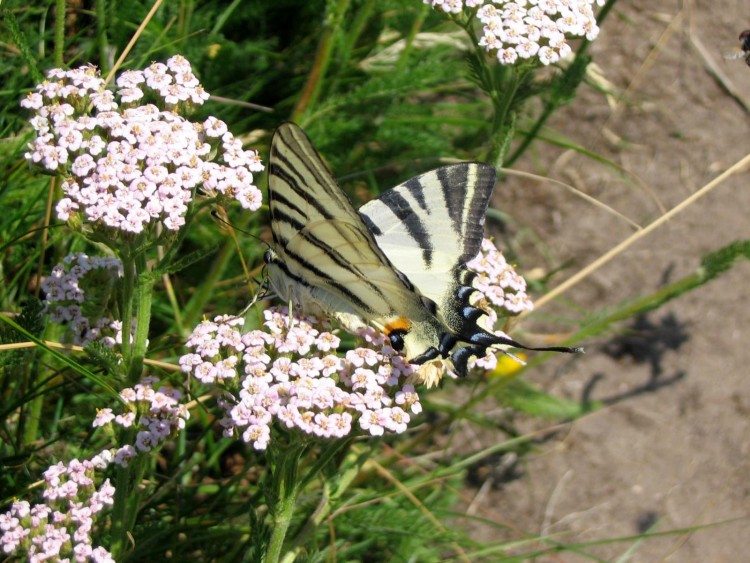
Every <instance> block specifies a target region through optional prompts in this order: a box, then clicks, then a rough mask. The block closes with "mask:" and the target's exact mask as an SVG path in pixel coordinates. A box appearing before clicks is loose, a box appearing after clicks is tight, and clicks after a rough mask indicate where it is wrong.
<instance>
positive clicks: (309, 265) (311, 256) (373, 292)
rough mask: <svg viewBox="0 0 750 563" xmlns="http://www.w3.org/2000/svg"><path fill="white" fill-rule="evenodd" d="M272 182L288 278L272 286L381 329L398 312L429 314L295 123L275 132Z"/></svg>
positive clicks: (275, 225) (276, 231) (276, 233)
mask: <svg viewBox="0 0 750 563" xmlns="http://www.w3.org/2000/svg"><path fill="white" fill-rule="evenodd" d="M268 185H269V200H270V209H271V229H272V231H273V238H274V242H275V243H276V252H277V254H278V256H279V260H278V262H277V264H276V265H277V266H278V267H279V268H281V270H282V273H283V277H284V279H279V276H276V280H274V277H273V276H272V283H274V287H275V289H276V290H277V292H279V293H280V294H281V296H282V297H284V298H290V297H293V296H292V295H290V293H295V292H296V293H295V295H296V297H298V299H297V300H299V301H305V300H306V299H307V300H311V299H312V300H315V301H317V302H318V303H316V305H318V306H319V307H320V308H321V309H322V310H323V311H324V312H326V313H327V314H331V315H334V316H336V314H337V313H345V314H346V315H355V316H358V317H361V321H362V324H368V323H372V324H375V325H376V326H377V327H378V328H380V329H381V330H382V329H383V328H384V327H385V326H386V325H387V324H388V323H389V322H390V321H391V320H392V319H393V318H394V317H399V316H401V315H405V314H411V315H417V316H419V315H420V314H422V313H421V311H420V309H424V306H423V305H422V304H421V301H420V297H419V295H418V294H416V293H415V292H414V289H413V286H412V285H411V283H410V282H409V280H408V279H407V278H406V277H405V276H403V275H402V274H401V273H400V272H398V271H397V270H396V269H395V268H394V267H393V266H392V265H391V263H390V261H389V260H388V258H387V257H386V255H385V254H383V252H382V251H381V249H380V248H379V247H378V245H377V243H376V242H375V239H374V237H373V234H372V233H371V232H370V230H369V229H368V228H367V227H366V226H365V224H364V222H363V221H362V219H361V218H360V216H359V215H358V214H357V212H356V211H355V210H354V207H353V206H352V204H351V202H350V201H349V198H348V197H347V196H346V194H345V193H344V192H343V191H342V190H341V188H340V187H339V186H338V185H337V184H336V182H335V180H334V179H333V176H332V175H331V173H330V171H329V170H328V168H327V167H326V165H325V164H324V163H323V161H322V160H321V158H320V156H319V155H318V153H317V151H316V150H315V148H314V147H313V146H312V144H311V142H310V140H309V139H308V137H307V135H305V133H304V132H303V131H302V130H301V129H300V128H299V127H297V126H295V125H293V124H291V123H287V124H284V125H282V126H281V127H279V129H277V131H276V133H275V135H274V138H273V142H272V144H271V158H270V166H269V180H268ZM300 297H301V298H300ZM302 304H303V305H304V303H302ZM415 309H416V310H415ZM339 318H340V317H339ZM350 318H351V317H347V319H350ZM350 324H351V323H350Z"/></svg>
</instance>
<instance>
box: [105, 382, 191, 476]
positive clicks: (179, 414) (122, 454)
mask: <svg viewBox="0 0 750 563" xmlns="http://www.w3.org/2000/svg"><path fill="white" fill-rule="evenodd" d="M158 383H159V379H158V378H156V377H144V378H143V380H142V381H141V383H139V384H137V385H136V386H135V387H132V388H131V387H128V388H126V389H123V390H122V391H120V398H121V399H122V400H123V401H124V402H125V412H124V413H122V414H115V413H114V411H113V410H112V409H110V408H104V409H98V410H97V414H96V418H95V419H94V424H93V426H94V427H100V426H106V425H108V424H113V425H117V426H120V427H121V428H136V429H137V430H138V432H137V433H136V438H135V444H126V445H124V446H121V447H120V448H118V449H117V450H116V451H115V452H114V457H113V459H112V461H113V462H114V463H116V464H118V465H120V466H122V467H126V466H127V465H128V463H129V462H130V460H132V459H133V458H134V457H136V456H137V455H138V454H140V453H145V452H149V451H151V450H153V449H155V448H157V447H158V446H160V445H161V443H162V442H164V441H165V440H166V439H167V438H169V437H173V436H175V435H176V434H177V433H178V432H179V431H180V430H182V429H184V428H185V422H186V421H187V420H188V419H189V418H190V412H189V411H188V409H187V406H186V405H185V404H184V403H180V399H181V398H182V393H180V392H179V391H178V390H176V389H172V388H171V387H166V386H162V387H159V388H157V387H156V385H157V384H158Z"/></svg>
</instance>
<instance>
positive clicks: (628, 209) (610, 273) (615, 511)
mask: <svg viewBox="0 0 750 563" xmlns="http://www.w3.org/2000/svg"><path fill="white" fill-rule="evenodd" d="M746 28H750V5H748V3H747V2H742V1H739V0H717V1H708V0H704V1H693V2H690V1H689V0H688V1H685V2H678V1H666V0H656V1H646V0H621V1H620V2H619V3H618V4H617V8H616V10H615V13H613V14H611V15H610V17H609V19H608V20H607V22H606V23H605V25H604V27H603V30H602V33H601V36H600V38H599V39H598V40H597V42H596V43H595V45H594V46H593V49H592V51H591V53H592V55H593V57H594V60H595V62H596V63H597V64H598V65H599V67H600V69H601V72H602V74H603V76H604V78H606V80H608V81H609V82H611V84H612V87H613V89H614V91H615V92H616V93H618V94H620V95H621V96H622V99H621V100H620V102H619V103H618V104H617V105H612V104H611V103H609V102H611V100H607V99H606V98H605V97H604V96H603V95H602V94H599V93H596V92H593V91H592V90H591V89H588V88H583V89H582V91H581V95H580V96H579V97H578V99H577V100H576V102H575V103H574V104H573V105H571V106H569V107H567V108H564V109H563V110H562V111H561V112H560V113H559V114H558V115H557V116H556V118H555V119H554V121H553V122H552V123H551V125H552V127H553V128H554V129H555V130H556V131H558V132H560V133H561V134H563V135H565V136H567V137H568V138H570V139H571V140H572V141H574V142H576V143H578V144H580V145H581V146H583V147H585V148H587V149H589V150H592V151H593V152H595V153H597V154H600V155H603V156H605V157H607V158H609V159H611V161H612V162H614V163H616V164H617V165H618V166H621V167H622V169H623V170H625V171H626V174H625V175H620V174H618V173H617V172H616V171H614V170H613V169H612V168H608V167H606V166H603V165H602V164H599V163H596V162H593V161H592V160H591V159H589V158H587V157H585V156H582V155H576V154H572V153H565V152H563V150H562V149H558V148H550V147H540V146H538V147H537V148H538V150H537V154H535V155H533V157H531V156H530V157H529V158H527V159H526V160H525V161H524V162H520V163H518V164H517V165H516V168H518V169H521V170H526V171H530V172H535V173H539V174H542V175H544V176H547V177H551V178H556V179H559V180H561V181H563V182H566V183H569V184H572V185H574V186H575V187H576V188H578V189H580V190H582V191H584V192H585V193H587V194H589V195H591V196H593V197H595V198H596V199H598V200H600V201H602V202H604V203H606V204H607V205H610V206H612V207H613V208H615V209H617V210H618V211H619V212H621V213H623V214H625V215H626V216H627V217H629V218H630V219H632V220H633V221H635V222H637V223H639V224H641V225H646V224H648V223H649V222H651V221H653V220H654V219H655V218H657V217H658V216H659V215H660V214H662V213H663V210H662V209H660V205H661V206H663V208H664V209H669V208H672V207H673V206H675V205H676V204H678V203H679V202H681V201H682V200H684V199H685V198H686V197H688V196H689V195H691V194H692V193H694V192H696V191H697V190H698V189H700V188H701V187H702V186H703V185H704V184H706V183H707V182H709V181H710V180H711V179H713V178H714V177H716V176H717V175H718V174H719V173H721V172H722V171H724V170H725V169H726V168H728V167H729V166H730V165H732V164H733V163H735V162H736V161H738V160H740V159H741V158H743V157H744V156H745V155H746V154H747V153H748V149H749V148H750V142H749V140H748V139H749V138H750V137H749V136H748V133H749V132H750V114H749V113H748V111H747V110H746V109H745V108H743V107H742V103H744V104H746V105H748V106H750V67H748V66H747V65H746V64H745V63H744V62H743V61H742V60H741V59H738V60H726V59H725V58H724V56H725V55H726V54H727V53H731V52H732V51H734V50H736V49H737V48H738V46H739V42H738V40H737V37H738V35H739V33H740V32H741V31H743V30H744V29H746ZM696 45H699V46H702V48H703V54H701V52H700V49H699V48H697V47H696ZM706 59H708V60H709V62H707V60H706ZM710 62H712V63H713V64H714V65H715V66H716V67H717V68H718V69H719V71H720V72H721V73H723V74H724V75H725V77H726V80H727V82H726V85H727V86H729V87H730V88H735V89H736V91H737V92H739V96H740V101H739V102H738V101H737V100H735V99H733V98H732V96H730V95H729V94H728V93H727V91H726V90H725V89H724V88H722V87H721V86H720V85H719V83H718V82H717V80H716V79H715V78H714V77H712V75H711V73H710V72H709V67H710V64H709V63H710ZM749 180H750V175H749V174H748V173H747V172H742V173H740V174H737V175H735V176H734V177H732V178H730V179H729V180H728V181H727V182H725V183H723V184H722V185H720V186H719V187H718V188H716V189H715V190H714V191H713V192H711V193H710V194H709V195H707V196H706V197H705V198H703V199H701V200H700V201H699V203H697V204H696V205H693V206H692V207H690V208H689V209H687V210H686V211H685V212H684V213H682V214H680V215H678V216H677V217H676V218H675V219H674V220H672V221H671V222H669V223H668V224H666V225H665V226H664V227H662V228H660V229H659V230H658V231H656V232H654V233H653V234H651V235H649V236H647V237H645V238H644V239H642V240H640V241H639V242H638V243H636V244H635V245H634V246H632V247H631V248H630V249H629V250H627V251H626V252H624V253H623V254H621V255H620V256H618V257H617V258H616V259H615V260H614V261H612V262H610V263H609V264H607V265H606V266H604V267H602V268H601V269H599V270H598V271H596V272H595V273H594V274H593V275H592V276H591V277H589V278H587V279H586V280H584V281H583V282H581V283H580V284H578V285H576V286H575V287H574V288H573V289H571V290H570V291H568V292H567V293H566V294H565V298H564V299H565V300H566V301H567V304H566V305H564V306H563V305H560V304H553V305H551V306H549V307H544V308H543V310H542V311H540V312H544V313H549V314H556V313H559V314H562V315H567V316H574V315H576V314H578V313H577V312H576V311H574V310H573V309H572V308H571V304H572V305H573V306H574V307H578V308H580V310H581V311H583V313H581V314H584V313H585V312H589V313H593V312H595V311H602V310H607V309H613V308H615V307H616V306H617V305H618V304H620V303H622V302H623V301H625V300H628V299H633V298H635V297H638V296H644V295H648V294H650V293H652V292H654V291H655V290H657V289H659V288H660V287H662V286H663V285H664V284H665V283H670V282H673V281H676V280H678V279H680V278H682V277H684V276H686V275H689V274H691V273H692V272H694V271H695V270H696V268H698V267H699V265H700V260H701V258H702V257H703V256H704V255H705V254H707V253H709V252H711V251H713V250H716V249H719V248H721V247H722V246H725V245H727V244H729V243H731V242H732V241H735V240H742V239H747V238H749V235H750V225H748V218H747V215H748V212H749V211H750V189H748V186H747V184H748V181H749ZM498 191H499V192H500V193H498V194H496V200H495V202H494V205H495V206H497V207H500V208H502V209H503V210H505V211H507V212H508V213H510V214H511V215H512V216H513V217H514V218H515V220H516V221H517V224H515V226H513V229H515V232H516V234H517V238H520V239H523V238H524V233H527V235H526V236H525V239H526V240H527V242H526V243H523V245H522V247H521V248H525V249H526V250H525V252H526V253H525V254H524V266H527V267H531V266H533V265H549V264H550V263H549V262H546V261H545V260H547V259H548V257H549V256H551V257H552V263H557V264H560V263H563V262H565V261H566V260H575V266H574V267H572V268H571V269H570V270H568V271H567V272H566V273H563V274H561V275H560V276H559V277H558V278H556V280H557V281H558V283H559V282H560V281H562V280H563V279H564V278H565V277H567V276H568V275H571V274H572V273H574V272H575V271H577V270H579V269H580V268H582V267H583V266H585V265H586V264H589V263H590V262H592V261H593V260H595V259H596V258H597V257H599V256H600V255H602V254H603V253H604V252H606V251H607V250H609V249H610V248H612V247H614V246H615V245H616V244H618V243H619V242H620V241H622V240H623V239H625V238H626V237H627V236H629V235H630V234H631V233H632V228H631V227H629V226H628V225H627V224H626V223H625V222H623V221H620V220H619V219H615V218H613V217H612V215H609V214H607V213H606V212H604V211H601V210H599V209H596V208H595V207H592V206H591V205H590V204H587V203H584V202H582V201H581V200H580V199H578V198H576V197H575V196H573V195H571V194H570V193H569V192H567V191H565V190H564V189H560V188H559V187H557V186H553V185H549V184H546V185H543V184H539V183H536V182H533V181H529V180H524V179H518V178H515V179H510V180H509V181H508V182H507V183H506V184H505V185H503V186H501V187H499V189H498ZM528 233H534V234H535V236H538V237H539V239H540V240H543V241H545V244H546V245H548V246H547V247H546V248H544V249H541V248H540V247H539V245H538V244H534V243H532V242H531V241H532V239H533V238H534V237H531V236H529V235H528ZM535 253H536V255H537V256H534V254H535ZM545 256H547V258H545ZM748 275H750V264H748V263H740V264H738V265H737V266H736V267H735V268H734V269H733V270H731V271H730V272H729V273H727V274H725V275H724V276H723V277H721V278H719V279H718V280H715V281H713V282H711V283H709V284H708V285H705V286H703V287H701V288H699V289H698V290H696V291H694V292H691V293H689V294H686V295H683V296H681V297H680V298H678V299H676V300H674V301H672V302H670V303H669V304H667V305H666V306H664V307H662V308H660V309H659V310H657V311H655V312H653V313H651V314H649V315H647V316H646V317H645V318H642V319H640V320H639V322H638V323H637V324H636V323H635V322H629V323H625V326H630V327H634V328H636V329H637V330H636V332H635V334H634V336H633V338H631V339H629V340H627V341H622V340H621V339H620V340H618V339H612V337H610V336H603V337H599V338H597V339H595V340H593V341H591V342H586V343H585V344H586V346H587V351H588V353H587V354H586V355H585V356H583V357H580V358H577V359H576V360H575V361H572V362H571V361H570V360H569V359H566V358H560V359H555V360H553V361H552V362H550V363H549V365H548V366H547V369H546V370H543V371H536V372H534V373H533V374H531V375H529V378H530V379H532V380H533V381H534V382H535V383H536V384H537V385H539V386H540V387H542V388H544V389H546V390H548V391H549V392H551V393H552V394H554V395H556V396H560V397H566V398H571V399H576V400H583V399H584V398H590V399H593V400H606V401H608V405H609V406H607V407H606V408H604V409H602V410H600V411H598V412H595V413H593V414H591V415H589V416H586V417H584V418H582V419H580V420H578V421H576V422H575V423H573V424H570V425H568V426H567V427H565V428H564V429H563V430H560V431H558V432H556V433H555V434H551V435H550V436H548V439H547V440H544V441H543V442H541V443H540V444H539V446H538V447H537V448H536V450H535V451H534V452H532V453H531V454H530V455H526V456H524V457H523V458H522V460H521V462H520V464H519V465H518V466H517V467H516V468H515V469H514V471H513V472H511V473H512V474H513V476H514V477H515V478H513V479H509V480H507V481H506V482H504V483H501V484H498V485H496V486H495V487H489V486H487V485H488V482H485V483H484V485H485V486H484V487H483V488H482V487H481V484H482V483H481V482H480V487H479V488H477V489H470V490H468V491H467V493H468V494H469V495H477V496H476V497H475V500H476V504H475V508H476V506H478V507H479V508H478V509H477V512H476V514H477V515H481V516H483V517H487V518H490V519H492V520H495V521H496V522H500V523H503V524H507V525H509V526H512V528H513V531H511V532H509V533H508V535H507V536H503V535H498V532H497V529H496V528H489V527H483V526H481V525H477V528H476V529H475V530H474V533H475V534H476V536H477V537H481V538H482V539H485V540H487V539H496V540H501V539H511V538H515V539H518V537H519V531H524V532H528V533H532V534H543V535H553V536H554V537H555V538H556V539H557V540H559V541H561V542H562V543H565V544H571V543H576V542H591V541H597V540H606V539H610V538H622V537H627V536H631V535H635V534H638V533H641V532H643V531H645V530H649V529H650V530H651V531H657V532H664V531H669V530H675V529H682V528H690V527H696V526H706V527H705V528H704V529H701V530H696V531H693V532H691V533H686V534H680V535H672V536H670V535H667V536H664V537H659V538H654V539H648V540H646V541H643V542H640V543H636V542H635V541H625V542H617V543H608V544H604V545H599V546H595V547H589V548H587V550H586V552H587V553H589V554H594V555H596V556H597V557H601V558H603V559H605V560H616V559H618V558H619V557H623V556H627V557H630V559H629V560H631V561H661V560H668V561H741V560H745V561H750V553H748V548H747V541H748V539H750V518H749V516H750V479H749V478H750V455H749V454H750V393H748V390H749V389H750V382H749V381H748V379H749V374H748V372H749V371H750V343H749V341H750V330H749V324H748V322H749V321H750V307H748V305H747V304H748V302H749V301H750V284H748V283H747V281H746V280H747V278H748ZM553 285H554V284H553ZM532 325H533V323H532ZM520 425H521V428H523V429H524V430H526V431H528V430H532V429H538V428H543V427H544V423H543V422H540V421H538V420H535V421H525V422H524V421H521V423H520ZM505 461H506V462H507V460H505ZM711 524H718V525H714V526H709V525H711ZM540 560H542V561H578V560H586V557H585V556H584V555H581V556H578V555H576V554H574V553H571V552H564V553H562V554H556V555H550V556H545V557H542V558H541V559H540Z"/></svg>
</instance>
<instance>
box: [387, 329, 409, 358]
mask: <svg viewBox="0 0 750 563" xmlns="http://www.w3.org/2000/svg"><path fill="white" fill-rule="evenodd" d="M406 332H407V331H405V330H404V329H400V328H397V329H395V330H392V331H391V332H390V334H388V338H389V339H390V341H391V346H393V349H394V350H396V352H401V351H403V349H404V345H405V342H404V336H406Z"/></svg>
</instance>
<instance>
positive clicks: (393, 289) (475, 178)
mask: <svg viewBox="0 0 750 563" xmlns="http://www.w3.org/2000/svg"><path fill="white" fill-rule="evenodd" d="M494 184H495V171H494V168H492V167H491V166H489V165H486V164H482V163H472V162H469V163H461V164H456V165H451V166H445V167H442V168H439V169H437V170H433V171H431V172H427V173H425V174H422V175H420V176H417V177H416V178H412V179H411V180H409V181H407V182H405V183H403V184H400V185H399V186H396V187H395V188H393V189H391V190H388V191H386V192H384V193H383V194H382V195H381V196H380V197H378V198H377V199H374V200H372V201H370V202H368V203H367V204H365V205H364V206H363V207H362V208H361V209H360V210H359V212H357V211H356V210H355V209H354V206H353V205H352V203H351V201H350V200H349V198H348V197H347V196H346V194H345V193H344V192H343V191H342V190H341V188H340V187H339V186H338V185H337V184H336V181H335V180H334V178H333V175H332V174H331V172H330V171H329V170H328V168H327V167H326V165H325V164H324V163H323V160H322V159H321V157H320V155H319V154H318V153H317V151H316V150H315V148H314V147H313V145H312V143H311V142H310V140H309V138H308V137H307V135H306V134H305V133H304V132H303V131H302V129H300V128H299V127H297V126H296V125H294V124H292V123H285V124H283V125H281V126H280V127H279V128H278V129H277V131H276V133H275V134H274V137H273V140H272V142H271V155H270V162H269V207H270V212H271V230H272V233H273V241H274V249H273V250H269V251H268V252H267V253H266V256H265V260H266V263H267V266H268V274H269V280H270V283H271V285H272V286H273V288H274V290H275V291H276V293H277V294H278V295H279V296H280V297H281V298H283V299H285V300H289V301H292V302H293V303H296V304H297V305H298V306H299V307H300V308H301V309H302V310H303V311H305V312H306V313H309V314H315V315H321V314H322V315H325V316H328V317H332V318H334V319H336V320H338V321H339V322H340V323H341V324H342V325H343V326H344V327H345V328H346V329H348V330H350V331H356V330H358V329H361V328H363V327H365V326H373V327H375V328H376V329H378V330H380V331H382V332H383V333H384V334H385V335H386V336H388V337H389V339H390V341H391V344H392V346H393V347H394V348H395V349H396V350H398V351H402V352H403V353H404V354H405V356H406V358H407V360H408V361H410V362H411V363H414V364H419V365H422V366H423V369H422V370H420V375H419V378H418V379H421V381H424V382H426V383H428V384H433V383H435V382H436V381H437V380H438V379H439V377H440V375H441V374H442V368H443V366H444V365H445V366H446V367H448V368H452V369H453V370H455V371H456V373H458V374H459V375H461V376H464V375H466V372H467V370H468V361H469V359H470V358H471V357H472V356H480V357H481V356H483V355H485V353H486V350H487V348H488V347H491V346H497V345H513V346H519V347H523V346H521V345H520V344H518V343H516V342H515V341H513V340H510V339H509V338H507V337H501V336H496V335H494V334H492V333H490V332H488V331H487V330H485V329H484V328H482V327H480V326H479V325H478V324H477V321H478V320H480V319H481V318H482V317H483V316H484V312H483V311H482V310H481V309H478V308H477V307H474V306H473V305H471V303H470V297H471V295H472V294H473V293H474V292H475V289H474V288H473V287H472V286H471V281H472V279H473V274H472V273H470V272H469V271H468V270H467V269H466V266H465V264H466V262H467V261H469V260H471V259H472V258H474V257H475V256H476V255H477V253H478V252H479V249H480V246H481V241H482V237H483V231H484V217H485V212H486V208H487V203H488V201H489V198H490V195H491V194H492V190H493V188H494ZM565 351H570V350H569V349H565Z"/></svg>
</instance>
